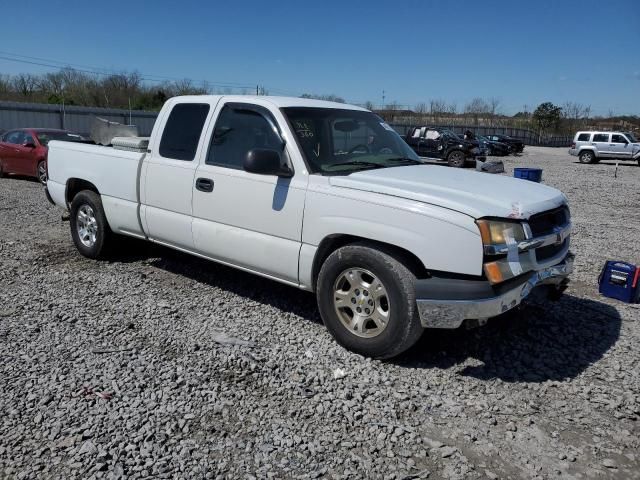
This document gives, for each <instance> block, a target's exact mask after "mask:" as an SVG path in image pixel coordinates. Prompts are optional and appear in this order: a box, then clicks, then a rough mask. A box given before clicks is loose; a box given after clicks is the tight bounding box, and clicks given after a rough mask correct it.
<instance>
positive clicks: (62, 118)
mask: <svg viewBox="0 0 640 480" xmlns="http://www.w3.org/2000/svg"><path fill="white" fill-rule="evenodd" d="M157 116H158V112H150V111H143V110H132V111H131V112H129V110H122V109H117V108H96V107H76V106H65V107H63V106H62V105H48V104H44V103H19V102H0V130H10V129H13V128H24V127H33V128H63V129H65V130H70V131H72V132H76V133H80V134H82V135H89V132H90V131H91V123H92V122H93V117H100V118H106V119H107V120H111V121H114V122H118V123H123V124H125V125H129V120H130V119H131V124H133V125H136V126H137V127H138V131H139V134H140V135H142V136H148V135H150V134H151V130H152V129H153V124H154V123H155V121H156V117H157Z"/></svg>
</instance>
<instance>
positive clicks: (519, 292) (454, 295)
mask: <svg viewBox="0 0 640 480" xmlns="http://www.w3.org/2000/svg"><path fill="white" fill-rule="evenodd" d="M573 258H574V255H573V254H572V253H571V252H569V253H568V254H567V256H566V257H565V258H564V259H563V260H562V261H561V262H560V263H558V264H556V265H553V266H551V267H547V268H544V269H542V270H538V271H534V272H528V273H525V274H524V275H521V276H519V277H517V278H514V279H511V280H508V281H506V282H504V284H502V285H498V286H491V285H490V284H489V282H487V281H477V280H461V279H455V278H429V279H425V280H418V281H417V282H416V298H417V304H418V312H419V314H420V321H421V323H422V326H423V327H425V328H458V327H459V326H460V325H461V324H462V322H464V321H465V320H471V319H475V320H486V319H488V318H491V317H495V316H498V315H500V314H502V313H505V312H507V311H509V310H511V309H513V308H515V307H516V306H518V305H520V303H522V301H523V300H524V299H525V298H527V297H528V296H529V294H530V293H531V291H532V290H533V289H534V288H536V287H542V286H547V287H549V288H550V289H551V291H550V293H561V292H562V291H563V290H564V289H565V288H566V285H567V284H568V282H569V279H568V277H569V274H570V273H571V272H572V271H573Z"/></svg>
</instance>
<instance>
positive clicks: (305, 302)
mask: <svg viewBox="0 0 640 480" xmlns="http://www.w3.org/2000/svg"><path fill="white" fill-rule="evenodd" d="M128 241H129V242H130V243H129V244H128V246H129V248H128V249H127V251H126V253H120V254H119V255H118V258H117V259H115V258H114V259H113V260H114V261H118V262H123V263H127V262H138V261H146V262H147V264H148V265H150V266H152V267H154V268H158V269H161V270H164V271H166V272H169V273H172V274H175V275H179V276H181V277H185V278H188V279H190V280H193V281H195V282H198V283H202V284H205V285H209V286H211V287H215V288H220V289H222V290H225V291H227V292H231V293H234V294H236V295H239V296H242V297H245V298H247V299H248V300H251V301H254V302H259V303H261V304H264V305H269V306H272V307H275V308H278V309H280V310H283V311H285V312H289V313H292V314H294V315H297V316H299V317H302V318H304V319H305V320H308V321H311V322H314V323H319V324H322V319H321V318H320V314H319V313H318V309H317V306H316V300H315V296H314V295H313V294H311V293H309V292H305V291H303V290H299V289H297V288H295V287H291V286H288V285H284V284H282V283H279V282H276V281H274V280H270V279H268V278H263V277H260V276H258V275H255V274H252V273H248V272H243V271H241V270H238V269H236V268H232V267H228V266H226V265H222V264H220V263H216V262H213V261H209V260H204V259H201V258H198V257H194V256H193V255H189V254H186V253H182V252H179V251H176V250H173V249H171V248H168V247H163V246H161V245H157V244H152V243H148V242H142V241H138V240H129V239H128Z"/></svg>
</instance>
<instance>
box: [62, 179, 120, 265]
mask: <svg viewBox="0 0 640 480" xmlns="http://www.w3.org/2000/svg"><path fill="white" fill-rule="evenodd" d="M69 225H70V226H71V237H72V238H73V243H74V244H75V245H76V248H77V249H78V251H79V252H80V253H81V254H82V255H83V256H85V257H87V258H93V259H98V258H104V257H105V255H106V254H107V252H108V248H109V247H110V245H111V243H112V240H113V239H112V237H113V233H112V232H111V229H110V228H109V224H108V223H107V217H106V216H105V214H104V208H103V207H102V200H100V196H99V195H98V194H97V193H95V192H92V191H90V190H82V191H81V192H80V193H78V194H77V195H76V196H75V197H74V198H73V201H72V202H71V215H70V218H69Z"/></svg>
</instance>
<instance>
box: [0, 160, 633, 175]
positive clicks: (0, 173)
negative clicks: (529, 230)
mask: <svg viewBox="0 0 640 480" xmlns="http://www.w3.org/2000/svg"><path fill="white" fill-rule="evenodd" d="M638 166H639V167H640V158H639V159H638ZM0 175H2V172H0Z"/></svg>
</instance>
